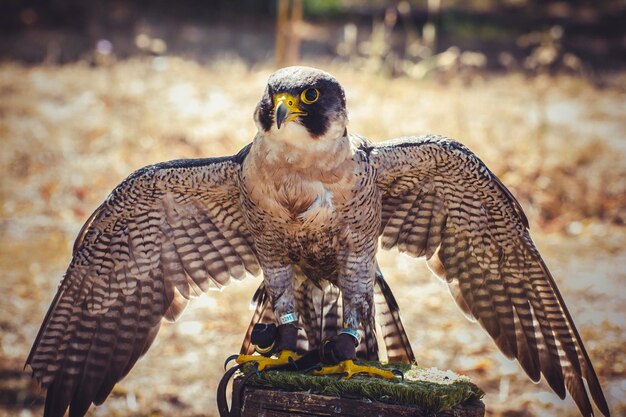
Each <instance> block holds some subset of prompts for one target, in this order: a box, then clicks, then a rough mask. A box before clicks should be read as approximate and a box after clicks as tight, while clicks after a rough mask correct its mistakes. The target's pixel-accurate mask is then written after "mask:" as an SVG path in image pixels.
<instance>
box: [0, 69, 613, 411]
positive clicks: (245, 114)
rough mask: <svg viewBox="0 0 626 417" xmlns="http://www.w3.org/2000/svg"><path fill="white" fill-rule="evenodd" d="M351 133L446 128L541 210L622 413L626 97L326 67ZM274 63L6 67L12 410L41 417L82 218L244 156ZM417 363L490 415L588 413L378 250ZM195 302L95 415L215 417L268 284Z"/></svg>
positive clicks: (546, 234) (574, 88)
mask: <svg viewBox="0 0 626 417" xmlns="http://www.w3.org/2000/svg"><path fill="white" fill-rule="evenodd" d="M326 69H328V70H330V71H331V72H333V73H334V74H335V75H336V76H337V77H338V78H339V80H340V81H341V82H342V83H343V85H344V87H345V89H346V92H347V98H348V105H349V110H350V117H351V122H350V129H351V130H352V131H353V132H358V133H361V134H363V135H365V136H368V137H370V138H372V139H375V140H380V139H385V138H390V137H394V136H401V135H406V134H419V133H426V132H436V133H440V134H444V135H448V136H451V137H454V138H457V139H459V140H461V141H462V142H464V143H465V144H466V145H468V146H469V147H470V148H471V149H473V150H474V151H475V152H476V153H477V154H478V155H479V156H480V157H481V158H482V159H483V160H484V161H485V162H486V163H487V165H488V166H490V167H491V168H492V170H493V171H494V172H495V173H496V174H498V175H499V176H500V177H501V178H502V179H503V181H504V182H505V183H506V184H507V185H508V186H510V188H511V189H512V190H513V192H514V194H516V195H518V196H519V197H520V200H521V203H522V205H523V206H524V208H525V209H526V212H527V214H528V215H529V218H530V222H531V227H532V231H533V236H534V239H535V241H536V242H537V245H538V246H539V248H540V250H541V251H542V253H543V254H544V257H545V258H546V261H547V263H548V265H549V267H550V268H551V270H552V272H553V274H554V276H555V277H556V280H557V282H558V284H559V285H560V288H561V290H562V292H563V295H564V298H565V300H566V302H567V304H568V306H569V308H570V310H571V312H572V315H573V316H574V319H575V321H576V323H577V325H578V328H579V330H580V331H581V334H582V337H583V339H584V340H585V342H586V346H587V349H588V351H589V353H590V356H591V358H592V360H593V363H594V365H595V367H596V370H597V372H598V374H599V376H600V380H601V381H602V383H603V386H604V389H605V394H606V395H607V398H608V402H609V405H610V406H611V408H612V411H613V415H616V416H618V415H624V413H626V354H625V349H624V347H623V346H624V343H626V291H625V290H624V289H623V283H624V282H625V280H626V230H625V229H624V227H623V226H619V224H624V222H625V221H626V212H625V207H626V164H624V162H623V161H624V160H625V158H626V92H625V91H624V90H618V89H615V88H613V89H609V88H606V89H598V88H596V87H594V86H592V85H590V84H589V83H587V82H586V81H584V80H581V79H576V78H568V77H539V78H532V79H527V78H524V77H523V76H519V75H508V76H499V77H493V76H488V77H485V78H482V77H479V78H476V79H475V80H474V81H473V82H472V83H470V84H469V85H464V84H462V83H460V82H448V83H446V84H441V83H438V82H435V81H421V82H418V81H412V80H409V79H397V80H393V81H391V80H388V79H385V78H381V77H379V76H376V75H371V74H369V75H368V74H360V73H358V72H355V71H354V70H353V69H348V68H341V67H330V68H328V67H327V68H326ZM270 72H271V69H270V68H269V67H260V68H254V69H247V68H246V67H245V66H244V65H243V64H241V63H239V62H237V61H232V60H231V61H219V62H217V63H215V64H214V65H213V66H211V67H200V66H198V65H197V64H194V63H192V62H185V61H181V60H178V59H174V58H155V59H147V58H146V59H144V60H133V61H128V62H122V63H117V64H115V65H113V66H110V67H97V68H93V67H89V66H87V65H81V64H73V65H68V66H64V67H45V66H37V67H30V68H27V67H22V66H19V65H12V64H3V65H0V144H1V148H2V151H1V153H0V169H1V170H0V172H1V173H2V181H1V185H0V187H1V188H0V202H1V203H0V233H1V235H0V246H1V248H2V249H1V251H0V271H1V272H0V329H1V330H2V333H1V336H0V337H1V340H0V416H5V415H6V416H9V415H20V416H24V417H25V416H30V415H38V414H39V413H40V411H41V409H40V407H41V397H40V396H38V395H37V394H36V391H35V390H34V387H33V386H31V385H29V384H28V383H27V379H26V378H21V377H20V375H21V373H20V372H21V370H22V367H23V364H24V361H25V359H26V356H27V354H28V350H29V348H30V345H31V343H32V341H33V339H34V337H35V334H36V332H37V330H38V327H39V325H40V323H41V320H42V319H43V316H44V314H45V312H46V309H47V308H48V305H49V303H50V301H51V300H52V297H53V295H54V291H55V288H56V286H57V285H58V282H59V280H60V278H61V276H62V273H63V271H64V269H65V267H66V266H67V263H68V261H69V257H70V250H71V245H72V242H73V239H74V237H75V236H76V234H77V233H78V230H79V228H80V226H81V225H82V222H83V221H84V220H85V219H86V218H87V217H88V215H89V214H90V213H91V211H92V210H93V209H94V208H95V207H96V206H97V205H98V204H99V203H100V202H101V201H102V200H103V199H104V198H105V197H106V195H107V194H108V192H109V191H110V190H111V189H112V188H113V187H114V186H115V185H116V184H117V183H119V182H120V181H121V180H122V179H123V178H124V177H125V176H126V175H128V174H129V173H130V172H132V171H133V170H135V169H137V168H139V167H141V166H144V165H147V164H151V163H155V162H158V161H163V160H168V159H175V158H191V157H200V156H218V155H225V154H232V153H234V152H236V151H237V150H238V149H239V148H241V147H242V146H243V145H245V144H246V143H248V142H249V141H250V140H251V139H252V137H253V136H254V133H255V127H254V123H253V122H252V111H253V109H254V106H255V104H256V102H257V100H258V99H259V98H260V96H261V93H262V90H263V88H264V85H265V81H266V79H267V77H268V75H269V73H270ZM381 266H382V268H383V271H384V272H385V275H386V277H387V278H388V280H389V282H390V284H391V285H392V288H393V289H394V292H395V294H396V297H397V298H398V301H399V303H400V306H401V309H402V316H403V318H404V321H405V325H406V327H407V329H408V332H409V337H410V339H411V341H412V344H413V348H414V350H415V351H416V354H417V357H418V361H419V362H420V363H421V364H423V365H425V366H436V367H440V368H443V369H453V370H455V371H458V372H463V373H466V374H468V375H470V376H471V377H472V378H473V379H474V381H475V382H476V383H477V384H478V385H479V386H480V387H481V388H483V389H484V390H485V391H486V392H487V393H488V394H487V397H486V399H485V402H486V404H487V408H488V413H489V415H492V416H509V417H513V416H551V415H554V416H557V415H558V416H576V415H578V414H577V411H576V409H575V406H574V405H573V403H572V402H571V401H570V400H569V399H568V400H567V401H564V402H562V401H560V400H559V399H558V398H556V396H555V395H553V394H552V393H551V392H550V391H549V388H548V386H547V384H545V383H543V382H542V383H540V384H539V385H536V386H535V385H534V384H532V383H531V382H529V380H528V379H527V378H526V377H525V376H524V375H523V373H522V371H521V369H520V368H519V367H518V366H517V365H516V364H511V363H510V362H508V361H507V360H504V359H503V358H502V357H501V356H500V355H499V354H498V353H497V352H496V349H495V347H494V345H493V343H492V342H491V341H490V339H489V338H488V337H487V335H486V334H485V333H484V332H483V331H482V330H481V329H480V328H479V327H478V326H477V325H475V324H472V323H468V322H467V321H465V319H464V318H463V316H462V315H461V313H460V312H459V311H458V309H457V307H456V306H455V305H454V302H453V301H452V299H451V297H450V296H449V295H448V294H447V290H446V288H445V286H444V285H443V284H442V283H440V282H439V281H438V280H437V279H436V278H434V277H432V276H431V275H430V272H429V271H428V270H427V268H426V266H425V264H424V263H423V261H416V260H413V259H410V258H408V257H405V256H403V255H397V254H395V253H383V254H382V255H381ZM258 282H259V281H258V279H249V280H247V282H243V283H241V284H238V285H233V286H231V287H229V288H226V289H225V290H224V291H223V292H222V293H211V294H209V295H208V296H203V297H201V298H200V299H198V300H196V301H195V302H194V303H192V305H191V307H190V308H189V309H188V311H187V312H186V314H185V315H184V316H183V318H182V319H181V321H180V322H179V323H177V324H175V325H169V324H167V325H164V326H163V328H162V331H161V334H160V335H159V337H158V338H157V341H156V343H155V345H154V346H153V347H152V349H151V350H150V351H149V353H148V354H147V356H146V357H145V358H144V359H143V360H140V361H139V363H138V364H137V365H136V366H135V368H134V369H133V370H132V371H131V373H130V375H129V376H128V377H127V378H126V379H124V380H123V381H122V382H121V383H120V384H119V385H118V388H117V389H116V390H115V391H114V393H113V395H112V396H111V397H110V398H109V399H108V400H107V402H106V403H105V405H103V406H102V407H99V408H97V409H92V411H91V415H96V416H109V415H112V416H128V415H133V416H148V415H150V416H159V415H163V416H167V415H178V416H200V415H216V414H217V411H216V407H215V396H214V393H215V389H216V387H217V383H218V380H219V378H220V377H221V374H222V362H223V359H224V358H225V357H226V356H228V355H230V354H232V353H235V352H237V351H238V349H239V344H240V342H241V339H242V337H243V332H244V330H245V328H246V326H247V323H248V320H249V315H250V312H249V311H248V302H249V299H250V297H251V295H252V292H253V291H254V289H255V287H256V285H257V284H258Z"/></svg>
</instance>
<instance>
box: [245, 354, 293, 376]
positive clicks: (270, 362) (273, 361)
mask: <svg viewBox="0 0 626 417" xmlns="http://www.w3.org/2000/svg"><path fill="white" fill-rule="evenodd" d="M290 359H291V360H294V361H296V360H298V359H300V356H299V355H298V354H297V353H296V352H294V351H291V350H283V351H281V352H280V354H279V355H278V357H277V358H273V357H271V358H268V357H267V356H260V355H239V356H237V359H236V360H235V361H236V362H237V363H238V364H240V365H241V364H243V363H247V362H256V363H258V364H259V371H262V370H264V369H265V368H272V367H274V366H280V365H286V364H288V363H289V361H290Z"/></svg>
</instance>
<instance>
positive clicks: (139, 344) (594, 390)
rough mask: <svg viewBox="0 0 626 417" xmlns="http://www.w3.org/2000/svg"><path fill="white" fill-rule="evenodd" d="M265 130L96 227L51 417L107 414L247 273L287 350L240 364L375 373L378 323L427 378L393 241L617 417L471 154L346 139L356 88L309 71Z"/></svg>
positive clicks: (122, 195)
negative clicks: (417, 356)
mask: <svg viewBox="0 0 626 417" xmlns="http://www.w3.org/2000/svg"><path fill="white" fill-rule="evenodd" d="M254 120H255V122H256V125H257V127H258V133H257V135H256V137H255V138H254V141H253V142H252V143H251V144H250V145H248V146H246V147H245V148H244V149H242V150H241V151H240V152H239V153H238V154H237V155H235V156H232V157H225V158H207V159H193V160H178V161H172V162H165V163H161V164H157V165H153V166H149V167H146V168H142V169H140V170H138V171H137V172H135V173H133V174H132V175H130V176H129V177H128V178H127V179H126V180H125V181H124V182H122V184H120V185H119V186H118V187H117V188H116V189H115V190H113V192H112V193H111V194H110V195H109V197H108V198H107V199H106V201H104V203H102V205H101V206H100V207H99V208H98V209H96V211H95V212H94V213H93V214H92V216H91V217H90V218H89V220H87V222H86V223H85V225H84V226H83V229H82V230H81V232H80V234H79V236H78V238H77V240H76V243H75V245H74V250H73V257H72V260H71V262H70V265H69V267H68V269H67V272H66V274H65V277H64V279H63V281H62V283H61V285H60V287H59V289H58V292H57V294H56V296H55V298H54V300H53V302H52V305H51V306H50V309H49V311H48V314H47V315H46V317H45V319H44V322H43V325H42V326H41V329H40V331H39V334H38V335H37V338H36V340H35V342H34V344H33V347H32V350H31V352H30V355H29V357H28V359H27V362H26V364H27V365H28V366H30V368H31V369H32V373H33V376H34V378H35V379H36V380H37V381H38V382H39V383H40V384H41V386H42V387H43V388H45V389H47V397H46V404H45V416H50V417H60V416H62V415H63V414H64V413H65V411H66V410H67V408H68V407H69V409H70V416H72V417H73V416H83V415H84V414H85V413H86V411H87V409H88V408H89V407H90V405H91V404H92V403H94V404H101V403H102V402H103V401H104V400H105V399H106V398H107V396H108V395H109V393H110V392H111V390H112V389H113V386H114V385H115V384H116V383H117V382H118V381H119V380H120V379H121V378H123V377H124V376H125V375H126V374H127V373H128V372H129V371H130V369H131V368H132V366H133V365H134V363H135V362H136V361H137V359H138V358H139V357H140V356H141V355H143V354H144V353H145V352H146V350H147V349H148V348H149V347H150V345H151V343H152V341H153V340H154V338H155V336H156V334H157V332H158V329H159V326H160V323H161V321H162V318H163V317H165V318H166V319H168V320H175V319H176V318H177V317H178V316H179V315H180V313H181V312H182V310H183V308H184V306H185V305H186V303H187V301H188V299H189V298H190V296H191V294H193V293H194V292H197V291H206V290H208V289H210V288H211V287H221V286H223V285H225V284H227V283H228V281H229V280H230V279H231V278H235V279H241V278H243V277H244V276H245V275H246V271H247V272H249V273H251V274H254V275H256V274H259V273H260V272H262V274H263V283H262V284H261V287H260V288H259V290H258V291H257V295H256V299H257V302H258V304H257V306H258V307H257V311H256V313H255V315H254V317H253V320H252V322H251V325H253V324H255V323H257V322H271V321H274V322H275V323H276V324H277V325H278V333H279V335H280V338H279V340H280V342H279V345H278V346H275V347H274V350H275V352H276V353H277V356H278V358H266V357H261V356H258V355H250V353H251V352H252V349H251V347H250V342H249V338H246V341H244V346H243V348H242V353H243V354H242V355H240V357H239V358H238V362H240V363H242V362H246V361H251V360H254V361H257V362H260V365H261V367H265V366H267V367H271V366H274V365H277V364H280V363H284V362H285V361H287V360H289V358H293V357H296V356H297V355H298V352H299V351H302V350H306V349H311V348H314V347H319V346H320V344H321V343H323V341H324V340H329V339H328V338H331V339H332V340H333V341H334V343H335V345H334V346H335V347H334V351H333V354H334V355H335V356H336V358H337V359H338V360H339V361H340V364H339V365H338V367H340V368H341V370H343V371H346V372H353V371H354V372H362V371H365V372H369V373H376V371H375V370H374V369H373V368H372V369H365V370H363V369H358V368H354V366H355V365H354V363H353V362H352V360H353V359H355V358H356V357H357V356H358V357H363V358H369V359H374V358H376V357H377V356H378V346H377V344H376V337H375V334H374V324H375V322H374V319H375V317H376V315H378V317H376V320H377V321H378V322H379V324H380V325H381V329H382V333H383V334H382V338H383V340H384V341H385V345H386V350H387V353H388V356H389V358H391V359H394V360H404V361H412V360H413V359H414V357H413V352H412V351H411V347H410V345H409V342H408V339H407V338H406V335H405V333H404V329H403V327H402V324H401V322H400V319H399V315H398V309H397V305H396V304H395V300H394V299H393V295H392V294H391V292H390V291H389V288H388V287H387V285H386V283H385V281H384V279H383V276H382V273H381V272H380V270H379V269H378V266H377V263H376V251H377V249H378V241H379V240H378V238H379V237H380V238H381V242H382V247H383V248H385V249H390V248H394V247H395V248H398V249H399V250H400V251H403V252H406V253H409V254H411V255H413V256H416V257H421V256H423V257H425V258H427V259H428V262H429V265H430V266H431V269H432V270H433V271H434V272H435V273H436V274H437V275H439V276H440V277H441V278H442V279H444V280H445V281H446V282H447V283H448V285H449V287H450V290H451V292H452V294H453V296H454V299H455V300H456V302H457V303H458V305H459V307H460V308H461V309H462V310H463V311H464V312H465V313H466V314H467V316H468V317H470V318H472V319H474V320H476V321H478V322H479V323H480V325H481V326H482V327H483V328H484V329H485V330H486V331H487V332H488V333H489V335H490V336H491V337H492V338H493V339H494V341H495V343H496V344H497V346H498V347H499V348H500V350H501V351H502V352H503V353H504V354H505V355H507V356H508V357H510V358H516V359H517V360H518V361H519V363H520V365H521V366H522V368H523V369H524V371H525V372H526V373H527V374H528V376H529V377H530V378H531V379H532V380H533V381H538V380H539V379H540V378H541V376H542V375H543V377H544V378H545V379H546V381H547V382H548V384H549V385H550V386H551V387H552V389H553V390H554V391H555V392H556V393H557V394H558V395H559V396H560V397H561V398H564V397H565V395H566V391H568V392H569V393H570V395H571V396H572V398H573V399H574V401H575V402H576V404H577V405H578V407H579V409H580V411H581V413H582V414H583V415H584V416H592V415H594V414H593V409H592V406H591V404H590V400H589V397H588V392H589V393H590V394H591V398H593V400H594V402H595V404H596V405H597V407H598V409H599V410H600V412H601V413H602V414H604V415H605V416H607V417H608V416H609V410H608V406H607V403H606V400H605V398H604V395H603V393H602V390H601V387H600V384H599V382H598V378H597V376H596V374H595V372H594V370H593V367H592V365H591V361H590V359H589V356H588V354H587V352H586V350H585V348H584V346H583V343H582V340H581V338H580V335H579V334H578V331H577V330H576V327H575V326H574V323H573V321H572V318H571V316H570V314H569V312H568V310H567V307H566V306H565V303H564V302H563V299H562V297H561V295H560V293H559V290H558V289H557V287H556V284H555V282H554V280H553V278H552V276H551V275H550V272H549V271H548V269H547V267H546V265H545V263H544V262H543V260H542V259H541V256H540V255H539V253H538V251H537V249H536V248H535V245H534V244H533V242H532V240H531V238H530V236H529V233H528V222H527V220H526V217H525V216H524V213H523V211H522V208H521V207H520V205H519V203H518V202H517V201H516V200H515V198H514V197H513V196H512V195H511V193H510V192H509V191H508V190H507V189H506V187H505V186H504V185H503V184H502V183H501V182H500V180H498V178H497V177H496V176H495V175H494V174H493V173H492V172H491V171H489V169H488V168H487V167H486V166H485V165H484V164H483V163H482V162H481V161H480V159H478V158H477V157H476V156H475V155H474V154H473V153H472V152H470V151H469V150H468V149H467V148H466V147H464V146H463V145H461V144H460V143H458V142H455V141H452V140H449V139H446V138H443V137H440V136H425V137H419V138H418V137H405V138H400V139H396V140H392V141H389V142H383V143H377V144H372V143H370V142H368V141H367V140H366V139H364V138H361V137H359V136H355V135H352V134H349V133H348V131H347V128H346V126H347V123H348V118H347V111H346V102H345V96H344V91H343V89H342V87H341V86H340V84H339V83H338V82H337V80H336V79H335V78H333V77H332V76H331V75H330V74H327V73H325V72H322V71H319V70H316V69H312V68H306V67H289V68H284V69H281V70H279V71H277V72H276V73H274V74H273V75H272V76H271V77H270V79H269V82H268V85H267V88H266V89H265V92H264V94H263V97H262V98H261V101H260V102H259V104H258V106H257V108H256V111H255V113H254ZM249 333H250V332H248V335H249ZM259 358H261V359H259ZM341 370H340V371H341ZM322 372H327V373H328V372H337V370H332V369H325V370H322ZM583 380H584V381H586V384H587V388H586V387H585V384H584V383H583Z"/></svg>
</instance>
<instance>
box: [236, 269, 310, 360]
mask: <svg viewBox="0 0 626 417" xmlns="http://www.w3.org/2000/svg"><path fill="white" fill-rule="evenodd" d="M263 276H264V280H265V288H266V289H267V292H268V294H269V296H270V300H272V305H273V307H274V316H275V317H276V319H277V321H278V335H277V337H276V341H275V343H274V345H273V346H269V347H268V348H266V349H264V350H261V351H259V349H258V348H257V351H258V352H259V353H261V355H263V356H259V355H239V356H238V357H237V359H236V362H237V363H239V364H243V363H247V362H256V363H258V369H259V371H262V370H264V369H266V368H272V367H275V366H282V365H286V364H289V363H290V362H292V361H295V360H298V359H299V358H300V356H299V355H298V354H297V353H296V345H297V342H298V327H297V324H298V316H297V314H296V313H295V306H294V305H295V302H294V289H293V267H292V266H291V265H286V266H282V267H276V268H264V269H263ZM274 354H275V356H276V357H273V356H272V355H274Z"/></svg>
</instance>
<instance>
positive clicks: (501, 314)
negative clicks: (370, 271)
mask: <svg viewBox="0 0 626 417" xmlns="http://www.w3.org/2000/svg"><path fill="white" fill-rule="evenodd" d="M368 151H369V154H370V160H371V162H372V164H373V165H374V166H375V167H376V168H377V169H378V177H377V183H378V186H379V188H380V190H381V192H382V201H383V207H382V212H383V214H382V226H381V235H382V246H383V247H384V248H392V247H396V248H398V249H399V250H400V251H403V252H407V253H409V254H411V255H413V256H424V257H426V258H427V259H429V265H430V266H431V269H433V271H434V272H436V273H437V274H438V275H439V276H441V277H442V278H444V279H445V280H446V281H447V283H448V284H449V287H450V289H451V292H452V294H453V296H454V298H455V300H456V302H457V303H458V304H459V306H460V307H461V309H462V310H463V311H464V312H465V313H466V314H467V315H468V317H470V318H473V319H475V320H477V321H478V322H479V323H480V324H481V325H482V327H484V328H485V330H486V331H487V332H488V333H489V335H490V336H491V337H492V338H493V339H494V341H495V342H496V344H497V345H498V347H499V348H500V350H501V351H502V352H503V353H504V354H505V355H507V356H508V357H510V358H516V359H517V360H518V361H519V362H520V364H521V366H522V367H523V369H524V370H525V371H526V373H527V374H528V375H529V376H530V378H531V379H532V380H533V381H538V380H539V379H540V377H541V375H543V376H544V377H545V379H546V380H547V382H548V384H550V386H551V387H552V389H553V390H554V391H555V392H556V393H557V394H558V395H559V396H560V397H561V398H564V397H565V390H566V389H567V391H569V392H570V394H571V395H572V398H573V399H574V401H575V402H576V404H577V405H578V407H579V409H580V410H581V412H582V414H583V415H585V416H592V415H593V411H592V408H591V404H590V402H589V398H588V396H587V391H586V390H585V386H584V384H583V379H585V380H586V382H587V385H588V388H589V392H590V393H591V396H592V398H593V399H594V401H595V403H596V405H597V406H598V408H599V409H600V411H601V412H602V413H603V414H604V415H605V416H609V410H608V406H607V403H606V400H605V398H604V395H603V393H602V390H601V388H600V384H599V382H598V378H597V376H596V374H595V371H594V370H593V367H592V365H591V361H590V360H589V356H588V355H587V352H586V351H585V347H584V346H583V343H582V340H581V338H580V336H579V334H578V331H577V330H576V327H575V326H574V322H573V321H572V318H571V316H570V314H569V312H568V310H567V307H566V306H565V303H564V302H563V298H562V297H561V294H560V293H559V290H558V288H557V286H556V284H555V282H554V279H553V278H552V276H551V275H550V272H549V271H548V268H547V267H546V265H545V263H544V261H543V260H542V259H541V256H540V255H539V252H538V251H537V248H536V247H535V245H534V244H533V241H532V239H531V238H530V235H529V233H528V221H527V220H526V217H525V216H524V213H523V211H522V208H521V207H520V205H519V203H518V202H517V201H516V200H515V198H514V197H513V196H512V195H511V193H510V192H509V191H508V190H507V189H506V187H505V186H504V185H503V184H502V183H501V182H500V180H499V179H498V178H497V177H496V176H495V175H494V174H493V173H492V172H490V171H489V169H488V168H487V167H486V166H485V165H484V164H483V163H482V162H481V161H480V160H479V159H478V158H477V157H476V156H475V155H474V154H473V153H471V152H470V151H469V150H468V149H467V148H466V147H464V146H463V145H461V144H459V143H457V142H454V141H451V140H448V139H446V138H442V137H436V136H427V137H423V138H401V139H397V140H394V141H390V142H385V143H381V144H378V146H376V147H371V148H368Z"/></svg>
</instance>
